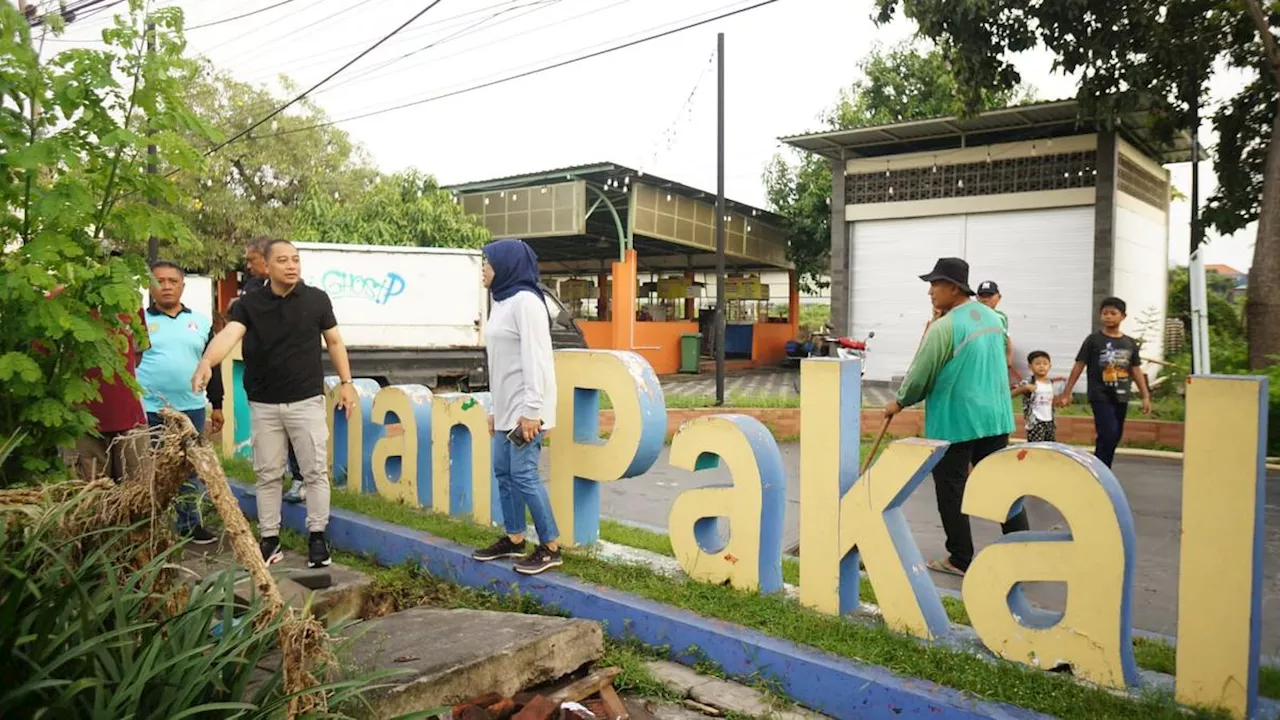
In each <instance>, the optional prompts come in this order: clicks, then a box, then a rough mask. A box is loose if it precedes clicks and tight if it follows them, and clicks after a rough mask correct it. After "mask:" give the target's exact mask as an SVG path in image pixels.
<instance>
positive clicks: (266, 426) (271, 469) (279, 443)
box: [249, 395, 329, 537]
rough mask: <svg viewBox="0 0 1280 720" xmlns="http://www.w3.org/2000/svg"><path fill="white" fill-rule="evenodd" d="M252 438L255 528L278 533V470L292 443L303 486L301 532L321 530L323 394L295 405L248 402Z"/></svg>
mask: <svg viewBox="0 0 1280 720" xmlns="http://www.w3.org/2000/svg"><path fill="white" fill-rule="evenodd" d="M249 411H250V429H251V432H252V435H253V472H254V474H256V475H257V476H258V530H259V532H260V533H261V534H262V537H275V536H277V535H279V534H280V502H281V496H282V495H283V493H284V471H285V464H286V459H287V458H288V456H289V445H290V444H292V445H293V450H294V454H296V455H297V457H298V469H300V470H301V471H302V480H303V482H304V483H306V486H307V530H309V531H310V532H324V529H325V527H326V526H327V525H328V524H329V473H328V470H327V468H325V462H326V461H327V459H328V454H329V453H328V447H329V424H328V419H327V418H326V417H325V402H324V396H323V395H317V396H315V397H313V398H308V399H306V400H300V401H298V402H295V403H284V404H275V403H258V402H250V403H249Z"/></svg>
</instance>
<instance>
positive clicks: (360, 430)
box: [325, 377, 382, 493]
mask: <svg viewBox="0 0 1280 720" xmlns="http://www.w3.org/2000/svg"><path fill="white" fill-rule="evenodd" d="M325 385H326V393H325V407H326V408H327V409H328V411H329V458H330V460H329V475H330V476H331V477H332V478H333V479H334V481H335V484H338V481H339V480H342V481H344V482H345V483H346V488H347V492H353V493H372V492H375V491H376V488H375V486H374V482H373V445H374V443H376V442H377V441H378V435H379V434H381V432H382V429H381V427H380V426H378V425H377V424H375V423H374V422H373V400H374V398H375V397H376V396H377V394H378V392H379V391H380V390H379V387H378V383H376V382H374V381H372V380H365V379H359V380H355V381H354V382H352V385H354V386H355V389H356V395H357V396H358V397H359V398H360V402H359V404H358V405H356V406H355V407H353V408H351V417H350V418H348V417H347V413H346V411H345V410H341V411H340V410H338V409H337V407H338V392H339V391H340V390H341V386H340V385H339V384H338V378H336V377H331V378H326V379H325Z"/></svg>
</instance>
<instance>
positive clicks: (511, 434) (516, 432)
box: [507, 423, 529, 450]
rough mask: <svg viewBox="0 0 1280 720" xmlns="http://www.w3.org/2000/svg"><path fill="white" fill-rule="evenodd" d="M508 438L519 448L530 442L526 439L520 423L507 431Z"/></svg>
mask: <svg viewBox="0 0 1280 720" xmlns="http://www.w3.org/2000/svg"><path fill="white" fill-rule="evenodd" d="M507 439H508V440H510V441H511V444H512V445H515V446H516V449H517V450H519V449H520V448H522V447H524V446H525V445H528V444H529V443H527V442H525V440H524V433H523V432H521V430H520V423H516V426H515V427H513V428H511V429H510V430H508V431H507Z"/></svg>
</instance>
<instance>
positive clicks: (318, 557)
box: [307, 532, 331, 568]
mask: <svg viewBox="0 0 1280 720" xmlns="http://www.w3.org/2000/svg"><path fill="white" fill-rule="evenodd" d="M330 562H331V561H330V560H329V544H328V543H326V542H325V541H324V533H322V532H313V533H311V537H310V538H308V539H307V567H309V568H322V567H326V566H328V565H329V563H330Z"/></svg>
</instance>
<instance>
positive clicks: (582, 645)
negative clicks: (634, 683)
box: [343, 607, 604, 718]
mask: <svg viewBox="0 0 1280 720" xmlns="http://www.w3.org/2000/svg"><path fill="white" fill-rule="evenodd" d="M348 632H349V633H350V634H351V635H352V637H353V639H352V642H351V645H350V647H349V649H347V650H346V651H345V652H344V653H343V655H344V657H343V664H344V665H349V666H350V668H351V669H352V671H353V672H355V673H359V674H363V673H368V672H375V671H382V670H393V671H402V672H403V674H402V675H400V676H398V677H393V678H390V679H388V680H387V681H386V684H387V687H384V688H381V689H379V690H376V691H374V692H373V693H371V694H370V695H368V696H367V700H368V701H369V703H370V704H371V706H372V713H371V714H372V716H373V717H377V718H391V717H397V716H399V715H404V714H407V713H411V712H416V711H421V710H429V709H432V708H437V707H441V706H444V705H449V704H452V703H457V702H461V701H464V700H467V699H469V698H473V697H478V696H481V695H484V694H485V693H490V692H495V693H498V694H499V695H502V696H504V697H505V696H510V695H514V694H515V693H517V692H519V691H521V690H523V689H525V688H528V687H532V686H534V685H538V684H541V683H544V682H549V681H551V680H556V679H558V678H561V677H564V676H565V675H568V674H569V673H571V672H573V671H575V670H577V669H578V668H580V667H582V666H583V665H586V664H587V663H590V662H594V661H596V660H599V659H600V658H601V657H603V655H604V632H603V631H602V629H601V627H600V624H599V623H595V622H591V621H588V620H570V619H566V618H558V617H546V616H542V615H522V614H520V613H502V612H489V611H482V610H440V609H436V608H426V607H419V608H412V609H409V610H404V611H401V612H397V613H392V614H391V615H387V616H385V617H381V618H378V619H376V620H370V621H367V622H363V623H360V624H358V625H354V626H352V627H351V628H350V629H349V630H348ZM348 655H349V660H348V658H347V657H346V656H348Z"/></svg>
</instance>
